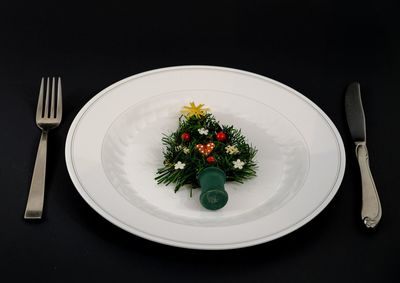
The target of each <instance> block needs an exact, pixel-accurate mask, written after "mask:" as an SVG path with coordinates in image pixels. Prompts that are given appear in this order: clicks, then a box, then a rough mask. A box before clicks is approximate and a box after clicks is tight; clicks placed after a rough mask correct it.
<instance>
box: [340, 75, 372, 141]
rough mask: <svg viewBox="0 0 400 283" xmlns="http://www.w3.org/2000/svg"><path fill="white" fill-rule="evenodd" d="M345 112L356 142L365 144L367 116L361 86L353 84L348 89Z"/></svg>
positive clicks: (356, 83)
mask: <svg viewBox="0 0 400 283" xmlns="http://www.w3.org/2000/svg"><path fill="white" fill-rule="evenodd" d="M345 110H346V117H347V123H348V124H349V128H350V133H351V136H352V137H353V140H354V141H355V142H363V141H364V142H365V141H366V139H367V137H366V135H367V134H366V130H365V114H364V109H363V106H362V100H361V91H360V84H359V83H358V82H354V83H351V84H350V85H349V86H348V87H347V91H346V96H345Z"/></svg>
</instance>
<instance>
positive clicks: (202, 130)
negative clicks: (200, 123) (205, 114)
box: [198, 128, 208, 135]
mask: <svg viewBox="0 0 400 283" xmlns="http://www.w3.org/2000/svg"><path fill="white" fill-rule="evenodd" d="M198 131H199V134H200V135H208V130H207V129H204V128H200V129H198Z"/></svg>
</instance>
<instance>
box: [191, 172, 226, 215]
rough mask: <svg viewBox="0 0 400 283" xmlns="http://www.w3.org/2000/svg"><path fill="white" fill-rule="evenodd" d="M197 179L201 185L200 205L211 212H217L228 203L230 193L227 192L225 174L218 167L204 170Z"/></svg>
mask: <svg viewBox="0 0 400 283" xmlns="http://www.w3.org/2000/svg"><path fill="white" fill-rule="evenodd" d="M197 179H198V180H199V183H200V188H201V194H200V203H201V205H202V206H203V207H205V208H207V209H209V210H217V209H220V208H222V207H224V206H225V205H226V203H227V202H228V193H227V192H226V191H225V188H224V184H225V181H226V175H225V172H224V171H222V170H221V169H219V168H217V167H207V168H205V169H203V170H202V171H201V172H200V173H199V175H198V176H197Z"/></svg>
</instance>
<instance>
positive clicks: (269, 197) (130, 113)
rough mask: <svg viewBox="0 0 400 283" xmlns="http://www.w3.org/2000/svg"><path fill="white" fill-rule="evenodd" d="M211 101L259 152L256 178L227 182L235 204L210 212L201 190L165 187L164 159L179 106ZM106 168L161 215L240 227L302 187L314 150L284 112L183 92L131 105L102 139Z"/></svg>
mask: <svg viewBox="0 0 400 283" xmlns="http://www.w3.org/2000/svg"><path fill="white" fill-rule="evenodd" d="M191 101H195V102H196V103H204V104H206V105H207V107H209V108H211V112H212V113H213V114H214V115H215V117H216V119H217V120H219V121H220V122H221V124H225V125H233V126H235V127H236V128H240V129H241V130H242V132H243V134H244V135H245V136H246V137H247V138H248V142H249V143H251V144H253V145H254V146H255V147H256V148H257V149H258V153H257V156H256V159H257V163H258V166H259V168H258V171H257V177H255V178H253V179H251V180H249V181H247V182H245V183H244V184H238V183H234V182H228V183H226V185H225V188H226V190H227V192H228V194H229V201H228V204H227V205H226V206H225V207H224V208H223V209H221V210H218V211H209V210H206V209H204V208H203V207H202V206H201V205H200V202H199V195H200V189H195V190H193V196H192V197H190V190H189V189H188V188H185V187H184V188H181V189H180V190H179V191H178V192H177V193H174V189H173V185H170V186H165V185H163V184H161V185H158V184H157V182H156V181H155V180H154V177H155V173H156V171H157V169H158V168H160V167H162V163H163V154H162V150H163V145H162V143H161V138H162V134H163V133H165V134H169V133H171V132H173V131H175V130H176V128H177V126H178V118H179V111H180V109H181V108H182V106H184V105H187V104H188V103H189V102H191ZM102 165H103V169H104V172H105V174H106V176H107V178H108V179H109V181H110V182H111V184H112V187H113V188H114V189H115V190H116V191H118V192H119V193H120V194H121V195H122V196H123V197H124V198H125V199H126V200H127V201H128V202H129V203H131V204H132V205H134V206H135V207H139V208H141V209H143V210H144V211H146V212H148V213H151V214H152V215H155V216H157V217H159V218H163V219H167V220H169V221H173V222H177V223H184V224H186V225H201V226H214V225H233V224H239V223H243V222H246V221H251V220H254V219H257V218H259V217H263V216H265V215H267V214H270V213H273V212H274V211H276V210H277V209H279V208H280V207H282V206H283V205H284V204H285V203H286V202H287V201H289V200H290V199H291V198H292V197H293V196H294V195H295V194H296V193H297V192H298V191H299V189H300V188H301V186H302V184H303V182H304V180H305V179H306V176H307V172H308V168H309V153H308V149H307V146H306V143H305V141H304V138H303V137H302V135H301V134H300V132H299V131H298V129H297V128H296V127H295V126H294V125H293V124H292V123H291V122H290V121H289V120H288V119H286V118H285V117H284V116H283V115H282V114H281V113H279V112H277V111H276V110H274V109H272V108H270V107H269V106H267V105H265V104H263V103H261V102H258V101H255V100H252V99H249V98H247V97H244V96H241V95H238V94H233V93H226V92H221V91H217V90H209V89H207V90H204V89H202V90H196V89H195V90H180V91H174V92H170V93H168V94H162V95H160V96H155V97H152V98H148V99H146V100H144V101H142V102H140V103H137V104H135V105H131V106H130V107H128V108H127V110H126V111H125V112H123V113H122V114H121V115H120V116H119V117H118V118H117V119H115V120H114V122H113V123H112V125H111V127H110V128H109V129H108V131H107V134H106V135H105V137H104V140H103V146H102Z"/></svg>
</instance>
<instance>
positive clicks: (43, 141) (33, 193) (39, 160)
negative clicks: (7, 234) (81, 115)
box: [24, 77, 62, 219]
mask: <svg viewBox="0 0 400 283" xmlns="http://www.w3.org/2000/svg"><path fill="white" fill-rule="evenodd" d="M56 81H57V84H56ZM45 85H46V90H44V88H45ZM56 85H57V89H56ZM50 88H51V92H50ZM61 117H62V97H61V78H58V79H57V80H56V78H54V77H53V78H52V79H50V78H47V79H46V80H45V79H44V78H42V80H41V83H40V90H39V99H38V105H37V108H36V124H37V126H38V127H39V129H41V130H42V134H41V137H40V142H39V147H38V151H37V155H36V161H35V167H34V169H33V175H32V181H31V187H30V190H29V196H28V202H27V204H26V209H25V215H24V218H25V219H41V218H42V214H43V202H44V187H45V178H46V156H47V137H48V133H49V131H50V130H51V129H54V128H56V127H57V126H58V125H60V122H61Z"/></svg>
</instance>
